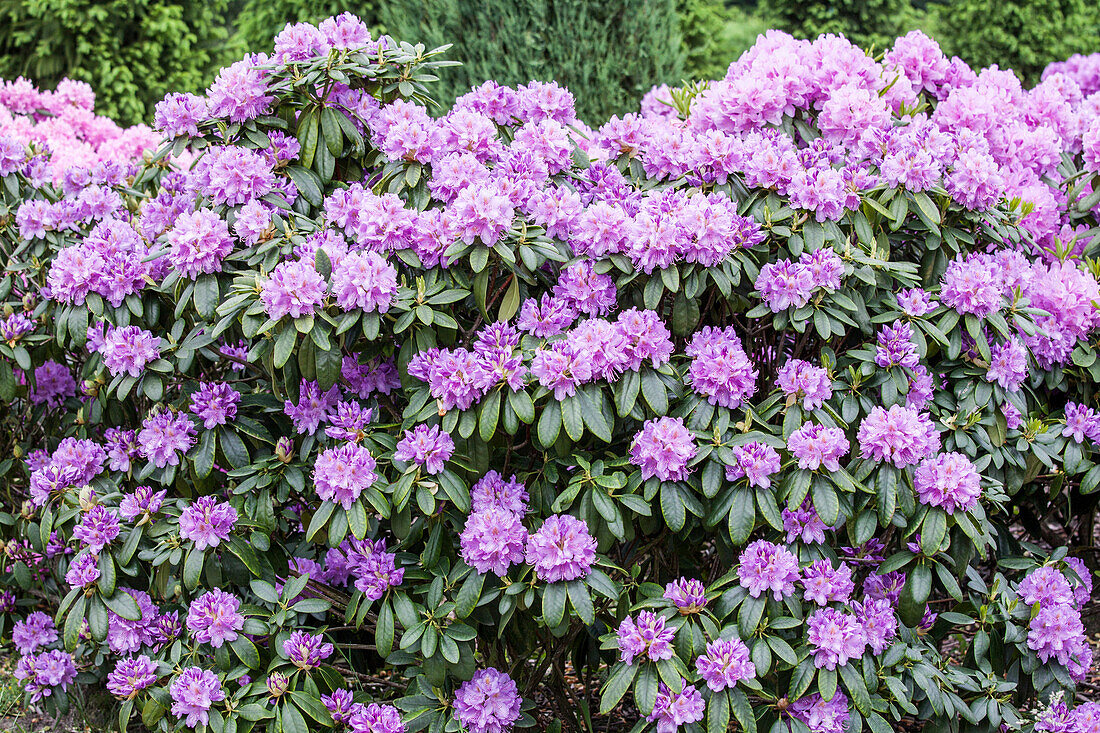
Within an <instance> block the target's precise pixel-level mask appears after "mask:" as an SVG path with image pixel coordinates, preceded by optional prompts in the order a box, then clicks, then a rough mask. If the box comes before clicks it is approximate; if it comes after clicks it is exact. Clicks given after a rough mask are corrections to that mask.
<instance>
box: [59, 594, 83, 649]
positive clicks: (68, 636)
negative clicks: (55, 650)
mask: <svg viewBox="0 0 1100 733" xmlns="http://www.w3.org/2000/svg"><path fill="white" fill-rule="evenodd" d="M87 601H88V599H87V598H86V597H85V596H83V595H81V596H79V597H78V598H77V599H76V602H75V603H73V607H72V608H70V609H69V615H68V616H66V617H65V630H64V634H63V637H62V638H63V640H64V642H65V648H66V649H68V650H69V651H72V650H73V649H76V644H77V642H78V641H80V630H81V628H82V627H83V625H84V623H83V622H84V609H85V607H86V605H87Z"/></svg>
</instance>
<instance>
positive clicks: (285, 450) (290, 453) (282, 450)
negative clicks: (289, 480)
mask: <svg viewBox="0 0 1100 733" xmlns="http://www.w3.org/2000/svg"><path fill="white" fill-rule="evenodd" d="M275 457H276V458H278V459H279V460H280V461H282V462H283V463H290V462H291V461H292V460H294V441H293V440H292V439H291V438H288V437H286V436H285V435H284V436H283V437H282V438H279V441H278V442H277V443H276V444H275Z"/></svg>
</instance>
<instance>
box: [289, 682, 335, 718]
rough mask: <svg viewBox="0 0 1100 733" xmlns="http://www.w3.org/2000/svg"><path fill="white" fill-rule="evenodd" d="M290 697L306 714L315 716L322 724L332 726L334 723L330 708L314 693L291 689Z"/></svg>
mask: <svg viewBox="0 0 1100 733" xmlns="http://www.w3.org/2000/svg"><path fill="white" fill-rule="evenodd" d="M290 699H291V700H293V701H294V704H295V705H297V706H298V707H299V708H300V709H301V710H302V711H303V712H305V713H306V715H308V716H309V717H311V718H313V719H314V720H316V721H317V722H318V723H320V724H321V725H324V726H330V727H331V726H332V725H333V724H334V723H333V721H332V715H331V714H330V713H329V711H328V709H327V708H326V707H325V706H324V705H322V704H321V701H320V700H318V699H317V698H316V697H314V696H313V695H310V694H308V693H306V692H303V691H302V690H291V691H290Z"/></svg>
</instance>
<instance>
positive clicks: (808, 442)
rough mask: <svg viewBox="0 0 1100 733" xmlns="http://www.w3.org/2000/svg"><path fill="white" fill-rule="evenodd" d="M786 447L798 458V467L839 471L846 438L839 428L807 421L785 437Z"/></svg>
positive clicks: (846, 444)
mask: <svg viewBox="0 0 1100 733" xmlns="http://www.w3.org/2000/svg"><path fill="white" fill-rule="evenodd" d="M787 449H788V450H789V451H790V452H791V454H792V455H794V457H795V458H797V459H798V467H799V468H802V469H808V470H810V471H816V470H818V469H819V468H821V467H822V466H824V467H825V470H826V471H839V470H840V459H841V458H843V457H844V456H845V455H847V454H848V450H849V446H848V438H847V437H846V436H845V435H844V431H843V430H841V429H840V428H827V427H825V426H824V425H818V424H817V423H813V422H807V423H804V424H803V425H802V426H801V427H800V428H798V430H795V431H794V432H793V433H791V435H790V437H789V438H787Z"/></svg>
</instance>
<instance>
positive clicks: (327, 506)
mask: <svg viewBox="0 0 1100 733" xmlns="http://www.w3.org/2000/svg"><path fill="white" fill-rule="evenodd" d="M334 509H336V505H335V504H333V503H332V502H331V501H326V502H324V503H322V504H321V508H320V509H318V510H317V512H316V513H315V514H314V515H313V517H312V518H311V519H310V520H309V529H307V530H306V539H307V540H308V541H310V542H312V541H313V538H314V537H316V536H317V533H318V532H320V531H321V530H322V529H323V528H324V527H325V525H327V524H328V520H329V517H331V516H332V512H333V510H334Z"/></svg>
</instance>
